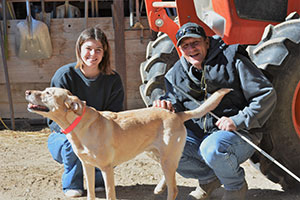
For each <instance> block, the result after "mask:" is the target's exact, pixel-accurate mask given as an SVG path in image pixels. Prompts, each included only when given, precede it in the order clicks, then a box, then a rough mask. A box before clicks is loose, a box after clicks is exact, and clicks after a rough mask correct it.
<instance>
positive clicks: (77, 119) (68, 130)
mask: <svg viewBox="0 0 300 200" xmlns="http://www.w3.org/2000/svg"><path fill="white" fill-rule="evenodd" d="M84 113H85V106H84V108H83V111H82V115H81V116H79V117H76V119H75V120H74V121H73V122H72V124H71V125H70V126H69V127H68V128H66V129H65V130H64V129H61V130H60V131H61V132H62V133H64V134H68V133H70V132H71V131H73V129H74V128H75V127H76V126H77V124H78V123H79V122H80V120H81V118H82V117H83V115H84Z"/></svg>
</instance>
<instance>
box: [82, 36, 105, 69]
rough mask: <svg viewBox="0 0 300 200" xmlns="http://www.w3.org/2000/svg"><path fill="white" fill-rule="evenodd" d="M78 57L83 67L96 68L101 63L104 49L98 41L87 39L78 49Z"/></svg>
mask: <svg viewBox="0 0 300 200" xmlns="http://www.w3.org/2000/svg"><path fill="white" fill-rule="evenodd" d="M80 51H81V52H80V57H81V59H82V61H83V65H84V66H85V67H97V68H98V65H99V63H100V62H101V60H102V58H103V55H104V49H103V45H102V43H101V42H100V41H97V40H94V39H89V40H86V41H85V42H84V43H83V44H82V45H81V48H80Z"/></svg>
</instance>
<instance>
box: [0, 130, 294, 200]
mask: <svg viewBox="0 0 300 200" xmlns="http://www.w3.org/2000/svg"><path fill="white" fill-rule="evenodd" d="M48 135H49V129H47V128H46V129H42V130H39V131H35V132H32V131H8V130H1V131H0V200H10V199H13V200H19V199H22V200H23V199H30V200H31V199H42V200H46V199H65V197H64V195H63V192H62V190H61V174H62V172H63V166H62V165H60V164H58V163H57V162H55V161H54V160H53V159H52V158H51V155H50V153H49V152H48V149H47V137H48ZM243 167H244V168H245V170H246V179H247V182H248V185H249V191H248V194H247V199H249V200H254V199H259V200H270V199H272V200H300V193H291V192H284V191H283V190H282V189H281V186H280V185H278V184H274V183H272V182H271V181H269V180H267V179H266V178H265V177H264V176H263V175H262V174H261V173H260V172H259V171H258V170H257V169H256V168H255V167H254V166H253V165H251V164H250V163H249V161H247V162H245V163H244V164H243ZM161 174H162V173H161V170H160V166H159V165H158V164H157V163H155V162H154V161H152V160H151V159H150V158H148V157H147V156H146V155H145V154H141V155H139V156H137V157H136V158H135V159H133V160H131V161H128V162H126V163H123V164H122V165H120V166H118V167H116V168H115V180H116V192H117V198H118V199H122V200H159V199H166V193H164V194H162V195H154V194H153V192H152V191H153V189H154V187H155V184H156V183H158V181H159V179H160V177H161ZM177 182H178V187H179V195H178V197H177V199H180V200H184V199H186V197H187V195H188V193H189V192H190V191H192V190H193V189H194V187H195V186H196V185H197V182H196V181H195V180H191V179H185V178H182V177H181V176H179V175H177ZM223 192H224V189H223V188H220V189H218V190H217V191H215V192H214V193H213V196H212V198H211V199H213V200H217V199H221V197H222V194H223ZM77 199H86V193H85V196H84V197H82V198H77ZM97 199H105V193H104V192H99V193H97Z"/></svg>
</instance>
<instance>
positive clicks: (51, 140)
mask: <svg viewBox="0 0 300 200" xmlns="http://www.w3.org/2000/svg"><path fill="white" fill-rule="evenodd" d="M48 149H49V151H50V153H51V155H52V157H53V159H54V160H56V161H57V162H59V163H60V164H64V173H63V175H62V187H63V190H64V191H65V190H68V189H81V190H83V169H82V165H81V161H80V160H79V158H78V157H77V156H76V154H75V153H74V151H73V149H72V146H71V144H70V142H69V141H68V139H67V137H66V135H65V134H62V133H56V132H53V133H51V134H50V135H49V137H48ZM95 170H96V173H95V175H96V178H95V187H100V186H102V187H103V186H104V181H103V177H102V173H101V171H100V170H99V169H98V168H96V169H95Z"/></svg>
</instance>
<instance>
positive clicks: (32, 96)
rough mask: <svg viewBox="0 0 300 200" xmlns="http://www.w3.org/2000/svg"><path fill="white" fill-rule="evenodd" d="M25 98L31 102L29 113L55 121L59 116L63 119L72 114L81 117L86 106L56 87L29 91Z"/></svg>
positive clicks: (67, 92)
mask: <svg viewBox="0 0 300 200" xmlns="http://www.w3.org/2000/svg"><path fill="white" fill-rule="evenodd" d="M25 98H26V100H27V101H28V102H29V104H28V107H27V109H28V111H30V112H34V113H37V114H40V115H42V116H44V117H48V118H50V119H52V120H54V121H56V120H55V119H54V118H57V116H60V117H63V116H65V115H66V114H67V113H70V112H72V113H74V114H76V115H81V114H82V109H83V107H84V106H85V102H84V101H80V99H79V98H78V97H76V96H73V95H72V94H71V92H70V91H68V90H66V89H62V88H56V87H49V88H46V89H45V90H43V91H38V90H27V91H26V92H25Z"/></svg>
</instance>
